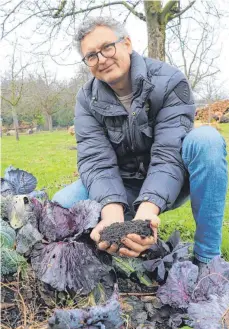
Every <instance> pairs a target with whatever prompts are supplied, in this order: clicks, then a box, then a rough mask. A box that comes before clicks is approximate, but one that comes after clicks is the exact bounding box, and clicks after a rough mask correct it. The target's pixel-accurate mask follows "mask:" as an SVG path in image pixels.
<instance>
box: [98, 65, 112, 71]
mask: <svg viewBox="0 0 229 329" xmlns="http://www.w3.org/2000/svg"><path fill="white" fill-rule="evenodd" d="M113 65H114V64H111V65H110V66H108V67H106V68H105V69H102V70H99V72H105V71H107V70H109V69H110V68H111V67H112V66H113Z"/></svg>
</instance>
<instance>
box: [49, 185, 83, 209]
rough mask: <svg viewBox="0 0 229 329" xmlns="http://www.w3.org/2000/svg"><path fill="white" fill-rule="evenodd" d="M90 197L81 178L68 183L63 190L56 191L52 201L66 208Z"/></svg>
mask: <svg viewBox="0 0 229 329" xmlns="http://www.w3.org/2000/svg"><path fill="white" fill-rule="evenodd" d="M88 198H89V196H88V191H87V190H86V188H85V187H84V185H83V183H82V181H81V179H78V180H77V181H76V182H74V183H72V184H70V185H67V186H66V187H64V188H63V189H62V190H60V191H58V192H56V194H55V195H54V196H53V198H52V201H55V202H58V203H59V204H60V205H61V206H62V207H64V208H71V207H72V206H73V205H74V203H76V202H78V201H80V200H87V199H88Z"/></svg>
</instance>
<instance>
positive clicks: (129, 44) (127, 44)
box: [124, 37, 133, 55]
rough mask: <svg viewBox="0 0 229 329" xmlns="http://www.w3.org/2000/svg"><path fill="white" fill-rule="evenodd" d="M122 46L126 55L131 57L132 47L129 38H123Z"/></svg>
mask: <svg viewBox="0 0 229 329" xmlns="http://www.w3.org/2000/svg"><path fill="white" fill-rule="evenodd" d="M124 45H125V47H126V48H127V50H128V53H129V54H130V55H131V54H132V51H133V47H132V42H131V39H130V37H125V40H124Z"/></svg>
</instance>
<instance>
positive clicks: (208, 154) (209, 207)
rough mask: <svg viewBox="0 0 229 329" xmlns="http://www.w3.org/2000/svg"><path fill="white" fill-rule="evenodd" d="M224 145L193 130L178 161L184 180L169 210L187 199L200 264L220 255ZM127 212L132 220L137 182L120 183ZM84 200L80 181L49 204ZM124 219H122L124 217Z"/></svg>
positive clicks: (206, 130) (203, 130) (209, 133)
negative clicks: (190, 209)
mask: <svg viewBox="0 0 229 329" xmlns="http://www.w3.org/2000/svg"><path fill="white" fill-rule="evenodd" d="M226 153H227V152H226V144H225V141H224V139H223V137H222V136H221V135H220V134H219V133H218V131H217V130H216V129H214V128H212V127H208V126H203V127H199V128H195V129H193V130H192V131H191V132H190V133H189V134H188V135H187V136H186V137H185V139H184V141H183V146H182V159H183V162H184V165H185V167H186V169H187V172H188V175H187V180H186V182H185V184H184V186H183V188H182V190H181V192H180V195H179V196H178V198H177V200H176V202H175V204H174V205H173V207H172V208H170V209H166V210H167V211H169V210H171V209H175V208H177V207H179V206H180V205H182V204H183V203H184V202H185V201H186V200H187V199H188V198H189V197H190V199H191V206H192V212H193V216H194V219H195V222H196V233H195V238H194V240H195V243H194V255H195V257H196V258H197V259H198V260H200V261H202V262H205V263H207V262H209V261H210V260H211V259H212V258H213V257H215V256H217V255H220V252H221V251H220V246H221V240H222V222H223V216H224V208H225V201H226V193H227V179H228V177H227V162H226ZM123 183H124V186H125V188H126V192H127V198H128V203H129V205H130V212H129V213H128V214H127V219H131V218H133V216H134V210H133V208H132V206H131V205H132V203H133V201H134V200H135V199H136V198H137V197H138V194H139V192H140V189H141V185H142V181H141V180H137V179H135V180H133V179H131V180H123ZM85 199H88V191H87V190H86V188H85V187H84V186H83V184H82V182H81V180H80V179H79V180H77V181H76V182H74V183H72V184H70V185H68V186H66V187H65V188H64V189H62V190H60V191H58V192H57V193H56V194H55V195H54V197H53V201H57V202H58V203H60V204H61V205H62V206H63V207H65V208H70V207H71V206H72V205H73V204H74V203H75V202H77V201H79V200H85ZM125 219H126V217H125Z"/></svg>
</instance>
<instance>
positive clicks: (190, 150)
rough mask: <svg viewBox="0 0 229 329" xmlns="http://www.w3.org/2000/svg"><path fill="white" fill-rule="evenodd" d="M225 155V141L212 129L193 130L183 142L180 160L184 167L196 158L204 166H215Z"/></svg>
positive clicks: (203, 127)
mask: <svg viewBox="0 0 229 329" xmlns="http://www.w3.org/2000/svg"><path fill="white" fill-rule="evenodd" d="M226 154H227V151H226V143H225V140H224V138H223V137H222V136H221V134H220V133H219V132H218V131H217V130H216V129H215V128H213V127H209V126H202V127H199V128H195V129H193V130H192V131H191V132H190V133H189V134H188V135H187V136H186V137H185V139H184V141H183V145H182V158H183V161H184V163H185V165H186V167H187V166H188V165H189V162H190V161H191V160H194V159H196V160H197V158H199V159H201V161H204V162H205V164H206V166H215V165H217V163H218V161H219V160H220V159H222V156H223V157H225V156H226Z"/></svg>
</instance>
